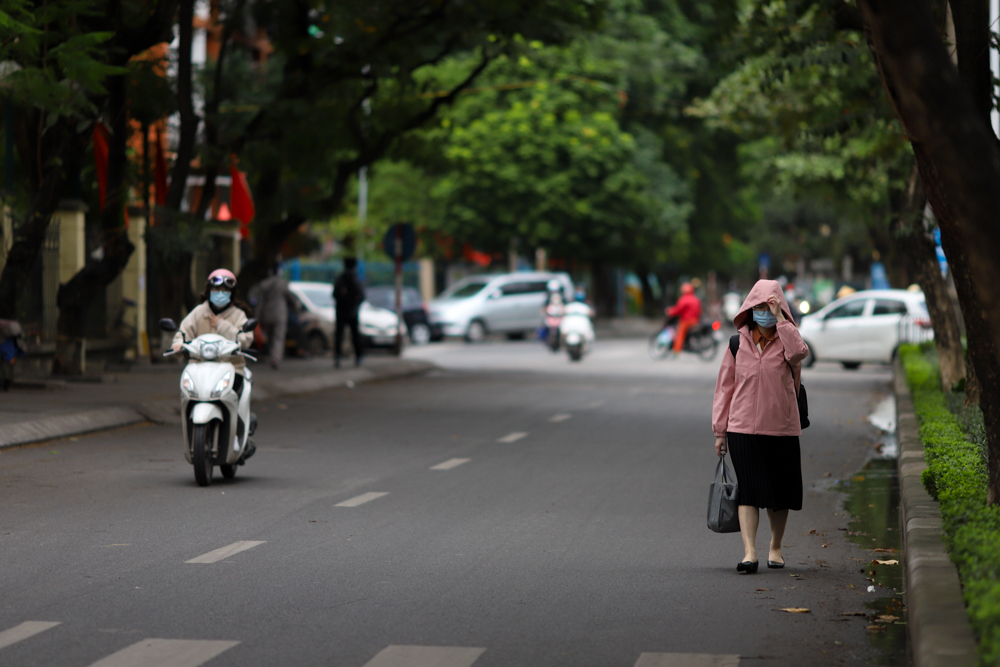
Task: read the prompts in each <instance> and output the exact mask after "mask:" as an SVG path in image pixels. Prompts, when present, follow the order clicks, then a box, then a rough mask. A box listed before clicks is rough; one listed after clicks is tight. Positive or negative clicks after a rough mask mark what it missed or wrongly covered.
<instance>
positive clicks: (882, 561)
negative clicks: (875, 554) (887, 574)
mask: <svg viewBox="0 0 1000 667" xmlns="http://www.w3.org/2000/svg"><path fill="white" fill-rule="evenodd" d="M875 562H876V563H878V564H879V565H899V561H898V560H876V561H875Z"/></svg>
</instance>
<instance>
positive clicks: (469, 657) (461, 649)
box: [365, 646, 486, 667]
mask: <svg viewBox="0 0 1000 667" xmlns="http://www.w3.org/2000/svg"><path fill="white" fill-rule="evenodd" d="M484 651H486V649H484V648H468V647H465V646H387V647H385V648H384V649H382V650H381V651H379V652H378V655H376V656H375V657H374V658H372V659H371V660H369V661H368V662H366V663H365V667H469V666H470V665H471V664H472V663H474V662H475V661H476V659H477V658H479V656H481V655H482V654H483V652H484Z"/></svg>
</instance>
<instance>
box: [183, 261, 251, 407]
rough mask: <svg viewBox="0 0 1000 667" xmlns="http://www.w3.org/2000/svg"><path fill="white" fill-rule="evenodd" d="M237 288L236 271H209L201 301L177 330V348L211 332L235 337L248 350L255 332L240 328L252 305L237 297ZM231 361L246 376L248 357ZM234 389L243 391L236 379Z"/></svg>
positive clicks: (239, 391)
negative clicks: (235, 297) (235, 298)
mask: <svg viewBox="0 0 1000 667" xmlns="http://www.w3.org/2000/svg"><path fill="white" fill-rule="evenodd" d="M235 289H236V276H235V275H233V272H232V271H228V270H226V269H216V270H215V271H212V273H210V274H209V276H208V281H207V282H206V284H205V291H204V292H203V293H202V295H201V299H202V301H201V303H200V304H198V305H197V306H195V308H194V310H192V311H191V312H190V313H188V315H187V317H185V318H184V320H183V321H182V322H181V324H180V328H179V329H178V331H177V333H176V334H174V341H173V350H174V352H179V351H180V350H181V345H183V344H184V342H185V341H192V340H194V339H195V338H197V337H198V336H203V335H205V334H210V333H215V334H219V335H220V336H223V337H225V338H228V339H229V340H235V341H237V342H239V344H240V347H242V348H243V349H244V350H245V349H247V348H249V347H250V346H251V345H252V344H253V332H252V331H251V332H248V333H243V332H241V330H240V328H241V327H242V326H243V323H244V322H246V321H247V320H248V319H249V316H248V314H247V311H249V310H250V306H249V305H245V304H243V303H241V302H239V301H237V300H234V298H233V291H234V290H235ZM244 309H245V310H244ZM231 363H232V364H233V367H234V369H235V370H236V372H237V374H238V375H239V376H240V377H241V378H243V377H246V361H244V360H243V358H242V357H235V358H234V359H233V360H232V362H231ZM234 389H235V390H236V393H237V394H241V393H242V391H241V388H240V387H237V386H235V383H234Z"/></svg>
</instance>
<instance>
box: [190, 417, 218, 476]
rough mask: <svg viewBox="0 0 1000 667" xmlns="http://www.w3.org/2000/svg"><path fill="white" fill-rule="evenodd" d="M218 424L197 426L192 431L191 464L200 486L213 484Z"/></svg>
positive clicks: (211, 423) (210, 423)
mask: <svg viewBox="0 0 1000 667" xmlns="http://www.w3.org/2000/svg"><path fill="white" fill-rule="evenodd" d="M215 431H216V423H215V422H214V421H213V422H209V423H207V424H195V426H194V428H193V429H191V463H193V464H194V479H195V481H196V482H198V486H211V484H212V445H213V444H215Z"/></svg>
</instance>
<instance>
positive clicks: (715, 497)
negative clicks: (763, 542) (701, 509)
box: [708, 456, 740, 533]
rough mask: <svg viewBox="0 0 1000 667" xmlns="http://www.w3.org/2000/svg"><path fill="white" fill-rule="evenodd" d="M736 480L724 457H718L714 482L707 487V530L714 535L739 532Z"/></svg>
mask: <svg viewBox="0 0 1000 667" xmlns="http://www.w3.org/2000/svg"><path fill="white" fill-rule="evenodd" d="M736 491H737V486H736V480H734V479H733V473H731V472H730V471H729V466H727V465H726V457H725V456H720V457H719V465H717V466H716V467H715V481H714V482H712V483H711V484H709V485H708V529H709V530H711V531H714V532H716V533H738V532H739V531H740V515H739V506H738V505H737V504H736Z"/></svg>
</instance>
